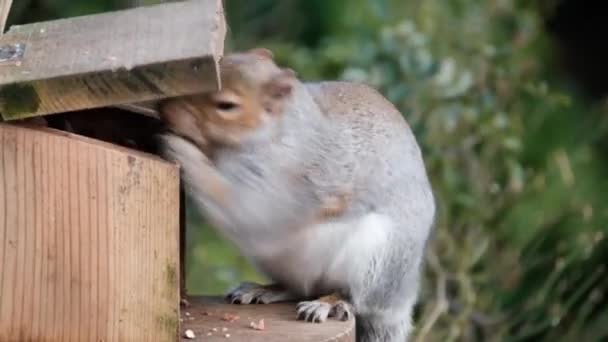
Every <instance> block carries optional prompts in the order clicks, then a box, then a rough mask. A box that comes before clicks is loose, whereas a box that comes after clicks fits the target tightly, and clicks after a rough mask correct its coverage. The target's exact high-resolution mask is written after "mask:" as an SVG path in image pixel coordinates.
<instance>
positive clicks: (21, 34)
mask: <svg viewBox="0 0 608 342" xmlns="http://www.w3.org/2000/svg"><path fill="white" fill-rule="evenodd" d="M10 4H11V1H10V0H0V34H1V33H2V32H3V27H4V22H5V20H6V17H7V15H8V9H9V8H10ZM225 35H226V23H225V17H224V11H223V7H222V1H221V0H189V1H181V2H171V3H166V4H160V5H154V6H144V7H139V8H132V9H127V10H121V11H116V12H110V13H102V14H97V15H89V16H82V17H76V18H69V19H62V20H55V21H47V22H40V23H34V24H28V25H23V26H13V27H11V28H10V29H9V30H8V32H6V33H5V34H4V35H2V36H0V115H1V117H2V119H3V121H4V122H0V341H2V342H3V341H95V342H99V341H106V342H107V341H176V340H179V339H181V338H185V337H184V334H185V331H187V330H191V331H192V332H193V333H194V335H195V337H194V339H195V340H202V341H215V340H221V341H224V340H226V339H232V340H236V341H354V322H353V321H352V320H351V321H349V322H337V321H331V320H330V321H328V322H326V323H323V324H311V323H305V322H300V321H297V320H296V315H295V305H294V303H286V304H276V305H275V304H273V305H229V304H226V303H223V302H222V300H221V298H210V297H188V296H187V295H186V293H185V290H184V289H183V288H182V287H183V284H185V282H184V279H183V277H184V267H183V265H184V246H185V244H184V235H185V234H184V229H185V228H184V226H185V224H184V222H185V219H184V217H185V216H184V203H183V192H181V193H180V180H179V166H178V165H174V164H172V163H169V162H166V161H164V160H162V159H161V158H160V157H158V156H156V155H154V154H151V153H146V152H142V151H140V150H137V149H135V148H128V147H124V146H120V144H117V143H115V142H114V141H112V139H104V138H100V136H95V135H89V134H87V131H86V130H78V129H76V130H75V131H74V130H73V131H72V132H71V133H70V132H66V131H64V130H61V129H54V128H49V127H43V126H36V125H32V124H28V123H25V122H24V121H23V119H28V120H29V122H34V120H35V119H40V118H43V119H46V120H49V121H50V120H52V118H54V117H61V115H66V113H71V115H72V116H73V117H75V118H78V119H79V120H80V121H83V122H86V123H87V124H88V125H90V126H103V124H104V123H103V122H102V121H103V118H104V115H106V113H107V115H110V113H113V115H117V114H116V113H117V112H116V111H117V109H116V108H122V109H123V111H122V112H120V111H119V112H118V115H125V116H126V115H127V114H133V113H132V112H136V113H138V114H133V115H135V116H136V119H135V123H134V126H133V127H138V126H139V125H140V122H141V123H143V122H144V120H151V118H149V117H147V116H145V115H139V114H149V115H152V116H154V111H153V110H149V108H148V107H146V105H145V103H150V101H152V102H151V103H153V101H156V100H160V99H165V98H169V97H175V96H181V95H187V94H195V93H200V92H206V91H214V90H217V89H219V88H220V87H221V84H220V79H219V76H218V75H219V71H218V60H219V59H220V58H221V56H222V54H223V52H224V51H223V50H224V39H225ZM124 109H128V110H130V111H131V112H127V111H124ZM121 113H123V114H121ZM106 117H109V116H106ZM113 118H116V116H114V117H113ZM139 120H141V121H139ZM153 120H156V119H153ZM0 121H2V120H0ZM106 121H107V120H106ZM111 123H112V124H113V125H115V126H119V125H123V126H124V127H119V128H122V129H126V130H129V129H131V128H129V127H127V125H126V124H125V123H124V122H121V121H120V120H116V121H111ZM131 123H132V124H133V122H131ZM105 124H107V122H105ZM104 140H105V141H104ZM180 300H181V302H188V303H189V304H188V305H187V306H181V305H180ZM226 317H238V319H234V318H232V319H230V318H228V319H227V318H226ZM260 319H264V320H265V329H264V330H255V329H252V328H251V327H250V323H251V322H258V321H259V320H260Z"/></svg>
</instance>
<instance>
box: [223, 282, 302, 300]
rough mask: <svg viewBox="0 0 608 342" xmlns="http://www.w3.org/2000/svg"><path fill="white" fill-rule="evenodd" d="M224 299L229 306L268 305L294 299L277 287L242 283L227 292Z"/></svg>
mask: <svg viewBox="0 0 608 342" xmlns="http://www.w3.org/2000/svg"><path fill="white" fill-rule="evenodd" d="M226 299H227V300H228V301H229V302H230V303H231V304H270V303H276V302H284V301H289V300H293V299H296V298H295V297H294V296H293V295H292V294H291V293H289V292H288V291H287V290H285V289H283V288H282V287H280V286H278V285H260V284H256V283H251V282H243V283H241V284H239V285H238V286H237V287H235V288H234V289H232V290H230V291H228V293H227V294H226Z"/></svg>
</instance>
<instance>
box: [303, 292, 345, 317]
mask: <svg viewBox="0 0 608 342" xmlns="http://www.w3.org/2000/svg"><path fill="white" fill-rule="evenodd" d="M296 310H297V313H298V319H300V320H305V321H307V322H314V323H322V322H325V321H326V320H327V318H328V317H331V318H335V319H337V320H340V321H347V320H349V319H350V318H351V317H353V316H354V315H353V312H352V307H351V305H350V304H348V303H347V302H345V301H343V300H342V299H340V297H339V296H338V295H336V294H331V295H329V296H324V297H321V298H319V299H317V300H312V301H305V302H300V303H298V305H297V307H296Z"/></svg>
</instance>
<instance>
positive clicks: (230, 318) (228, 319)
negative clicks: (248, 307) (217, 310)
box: [222, 313, 239, 323]
mask: <svg viewBox="0 0 608 342" xmlns="http://www.w3.org/2000/svg"><path fill="white" fill-rule="evenodd" d="M238 319H239V316H237V315H233V314H229V313H226V314H224V316H223V317H222V320H223V321H226V322H230V323H232V322H235V321H237V320H238Z"/></svg>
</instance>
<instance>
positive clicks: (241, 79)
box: [160, 48, 296, 149]
mask: <svg viewBox="0 0 608 342" xmlns="http://www.w3.org/2000/svg"><path fill="white" fill-rule="evenodd" d="M220 76H221V81H222V87H221V90H219V91H216V92H209V93H204V94H197V95H191V96H184V97H180V98H175V99H170V100H167V101H164V102H163V103H162V104H161V106H160V115H161V118H162V119H163V121H164V122H165V123H166V124H167V125H168V126H169V128H170V129H171V130H172V131H173V132H174V133H176V134H178V135H181V136H183V137H184V138H187V139H189V140H190V141H192V142H193V143H195V144H197V145H198V146H199V148H201V149H203V148H207V147H208V146H209V145H229V146H234V145H238V144H240V143H241V142H242V141H243V140H245V139H246V138H247V137H248V136H251V135H252V134H254V133H255V132H258V130H259V129H260V128H262V127H263V126H264V125H268V124H271V123H272V122H275V121H276V120H277V119H278V118H279V117H281V116H282V114H283V111H284V106H285V103H286V102H287V100H288V98H289V97H290V96H291V94H292V91H293V87H294V84H295V82H296V76H295V73H294V71H293V70H291V69H283V68H279V67H278V66H277V65H276V64H275V63H274V61H273V55H272V52H270V51H269V50H266V49H261V48H258V49H253V50H249V51H247V52H243V53H235V54H231V55H227V56H225V57H224V58H222V60H221V61H220Z"/></svg>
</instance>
